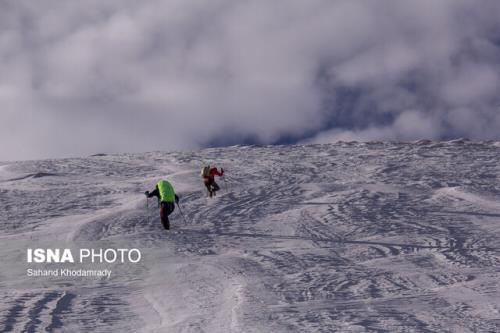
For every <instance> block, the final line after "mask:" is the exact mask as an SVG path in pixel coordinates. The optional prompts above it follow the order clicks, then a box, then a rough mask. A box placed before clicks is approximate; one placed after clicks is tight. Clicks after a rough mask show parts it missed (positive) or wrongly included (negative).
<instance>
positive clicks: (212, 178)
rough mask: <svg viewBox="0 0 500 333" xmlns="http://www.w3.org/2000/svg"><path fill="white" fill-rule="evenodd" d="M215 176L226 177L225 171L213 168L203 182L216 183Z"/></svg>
mask: <svg viewBox="0 0 500 333" xmlns="http://www.w3.org/2000/svg"><path fill="white" fill-rule="evenodd" d="M215 176H219V177H221V176H224V169H222V168H221V169H220V172H219V171H218V170H217V168H211V169H210V172H209V173H208V176H207V177H203V181H204V182H205V183H210V182H213V181H215Z"/></svg>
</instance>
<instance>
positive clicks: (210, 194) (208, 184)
mask: <svg viewBox="0 0 500 333" xmlns="http://www.w3.org/2000/svg"><path fill="white" fill-rule="evenodd" d="M205 186H206V187H207V191H208V196H209V197H210V198H211V197H212V182H206V183H205Z"/></svg>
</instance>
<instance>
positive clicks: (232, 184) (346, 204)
mask: <svg viewBox="0 0 500 333" xmlns="http://www.w3.org/2000/svg"><path fill="white" fill-rule="evenodd" d="M499 157H500V146H499V144H498V143H496V142H479V143H478V142H469V141H464V140H456V141H452V142H440V143H437V142H430V141H421V142H415V143H377V142H372V143H355V142H351V143H338V144H331V145H306V146H235V147H229V148H223V149H207V150H203V151H200V152H182V153H165V152H153V153H146V154H123V155H104V154H99V155H98V156H92V157H88V158H74V159H59V160H40V161H25V162H13V163H2V164H3V165H2V166H0V200H1V206H0V210H1V211H0V230H1V235H0V260H1V263H2V269H1V271H0V292H1V294H0V297H1V298H0V330H1V331H2V332H21V331H26V332H44V331H62V332H131V331H133V332H386V331H391V332H499V331H500V291H499V290H500V289H499V281H500V270H499V267H500V266H499V264H500V256H499V255H500V240H499V236H500V203H499V200H500V181H499V175H500V167H499V165H498V161H499ZM210 161H216V162H217V165H218V166H219V167H224V169H226V170H227V182H224V181H223V180H220V181H219V184H220V185H221V188H222V190H221V191H220V192H219V194H218V195H217V197H216V198H213V199H208V198H207V197H206V194H205V192H204V188H203V186H202V183H201V180H200V177H199V170H200V168H201V166H202V165H203V164H204V163H206V162H210ZM160 179H168V180H169V181H171V182H172V184H173V185H174V187H175V189H176V190H177V192H178V194H180V196H181V205H182V206H181V208H182V210H183V212H184V214H185V217H186V220H185V221H184V220H183V218H182V216H181V215H180V213H179V210H178V209H176V211H175V212H174V214H173V215H172V216H171V221H172V230H170V231H164V230H163V229H162V227H161V224H160V222H159V216H158V209H157V206H156V203H155V202H154V200H150V202H149V209H148V210H147V209H146V200H145V197H144V195H143V192H144V191H145V190H152V189H153V188H154V185H155V183H156V182H157V181H158V180H160ZM148 216H149V217H148ZM27 248H73V249H79V248H138V249H140V250H141V252H142V256H143V257H142V260H141V261H140V262H139V263H136V264H133V263H124V264H102V265H100V266H99V267H100V268H108V269H111V270H112V275H111V278H110V279H109V280H107V279H100V278H69V277H36V278H35V277H28V276H27V275H26V269H27V268H28V267H33V266H34V264H28V263H26V249H27ZM38 265H42V266H36V265H35V267H37V268H41V267H45V266H43V264H38ZM46 265H47V266H48V267H49V268H50V267H51V266H50V265H62V264H46ZM93 267H94V266H93ZM78 268H81V266H78Z"/></svg>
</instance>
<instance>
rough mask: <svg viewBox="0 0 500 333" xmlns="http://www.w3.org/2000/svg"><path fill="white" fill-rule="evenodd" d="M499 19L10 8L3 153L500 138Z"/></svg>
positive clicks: (407, 7) (364, 8) (448, 14)
mask: <svg viewBox="0 0 500 333" xmlns="http://www.w3.org/2000/svg"><path fill="white" fill-rule="evenodd" d="M499 19H500V3H498V2H492V1H490V2H485V3H483V4H482V5H478V4H477V2H475V1H472V0H442V1H433V0H432V1H431V0H422V1H418V2H417V1H413V2H406V1H405V2H401V1H397V0H380V1H377V2H367V1H361V0H328V1H327V0H311V1H300V0H291V1H286V2H276V1H264V0H252V1H240V0H214V1H210V2H204V1H199V0H148V1H140V2H137V1H131V0H127V1H121V0H120V1H119V0H109V1H98V0H85V1H77V2H63V3H61V2H60V1H55V0H45V1H24V0H20V1H15V2H4V3H2V4H0V71H1V73H2V75H1V76H0V140H1V142H2V145H1V149H0V160H2V159H20V158H39V157H48V156H67V155H83V154H89V153H94V152H98V151H111V152H116V151H144V150H151V149H184V148H195V147H200V146H203V145H204V144H206V143H207V142H210V141H212V140H214V139H220V138H224V137H227V139H228V140H229V141H237V140H238V139H243V138H246V137H252V138H254V140H256V141H259V142H273V141H276V140H278V139H279V138H280V137H281V136H283V135H291V136H297V137H301V136H303V135H306V133H311V132H320V131H325V133H323V134H319V136H318V137H320V138H323V139H325V138H330V139H331V138H336V137H340V136H342V137H351V138H360V139H401V140H406V139H409V138H413V137H432V138H438V137H440V136H442V135H461V136H470V137H481V138H483V137H484V136H485V135H489V136H490V137H497V138H498V135H499V134H498V133H499V132H500V131H498V121H495V119H497V118H496V116H497V115H498V106H499V105H498V104H499V102H500V101H499V98H498V97H497V94H496V91H497V90H498V84H499V71H498V63H499V61H500V50H499V47H498V40H500V29H499V28H498V22H499V21H500V20H499ZM346 99H347V100H349V103H347V102H346ZM347 104H348V109H346V108H347V107H346V106H345V105H347ZM409 110H410V111H409ZM412 110H413V111H412ZM415 110H418V112H417V111H415ZM464 110H467V111H464ZM341 118H342V119H341ZM340 119H341V120H342V121H340ZM387 119H390V121H389V122H387ZM471 121H472V122H475V123H477V124H478V125H474V126H465V125H464V124H465V123H466V122H471ZM327 123H328V126H327V125H325V124H327ZM332 128H333V129H332Z"/></svg>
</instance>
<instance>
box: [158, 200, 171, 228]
mask: <svg viewBox="0 0 500 333" xmlns="http://www.w3.org/2000/svg"><path fill="white" fill-rule="evenodd" d="M168 215H169V212H168V207H167V203H166V202H162V203H161V206H160V219H161V224H162V225H163V228H164V229H166V230H169V229H170V221H169V220H168Z"/></svg>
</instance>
